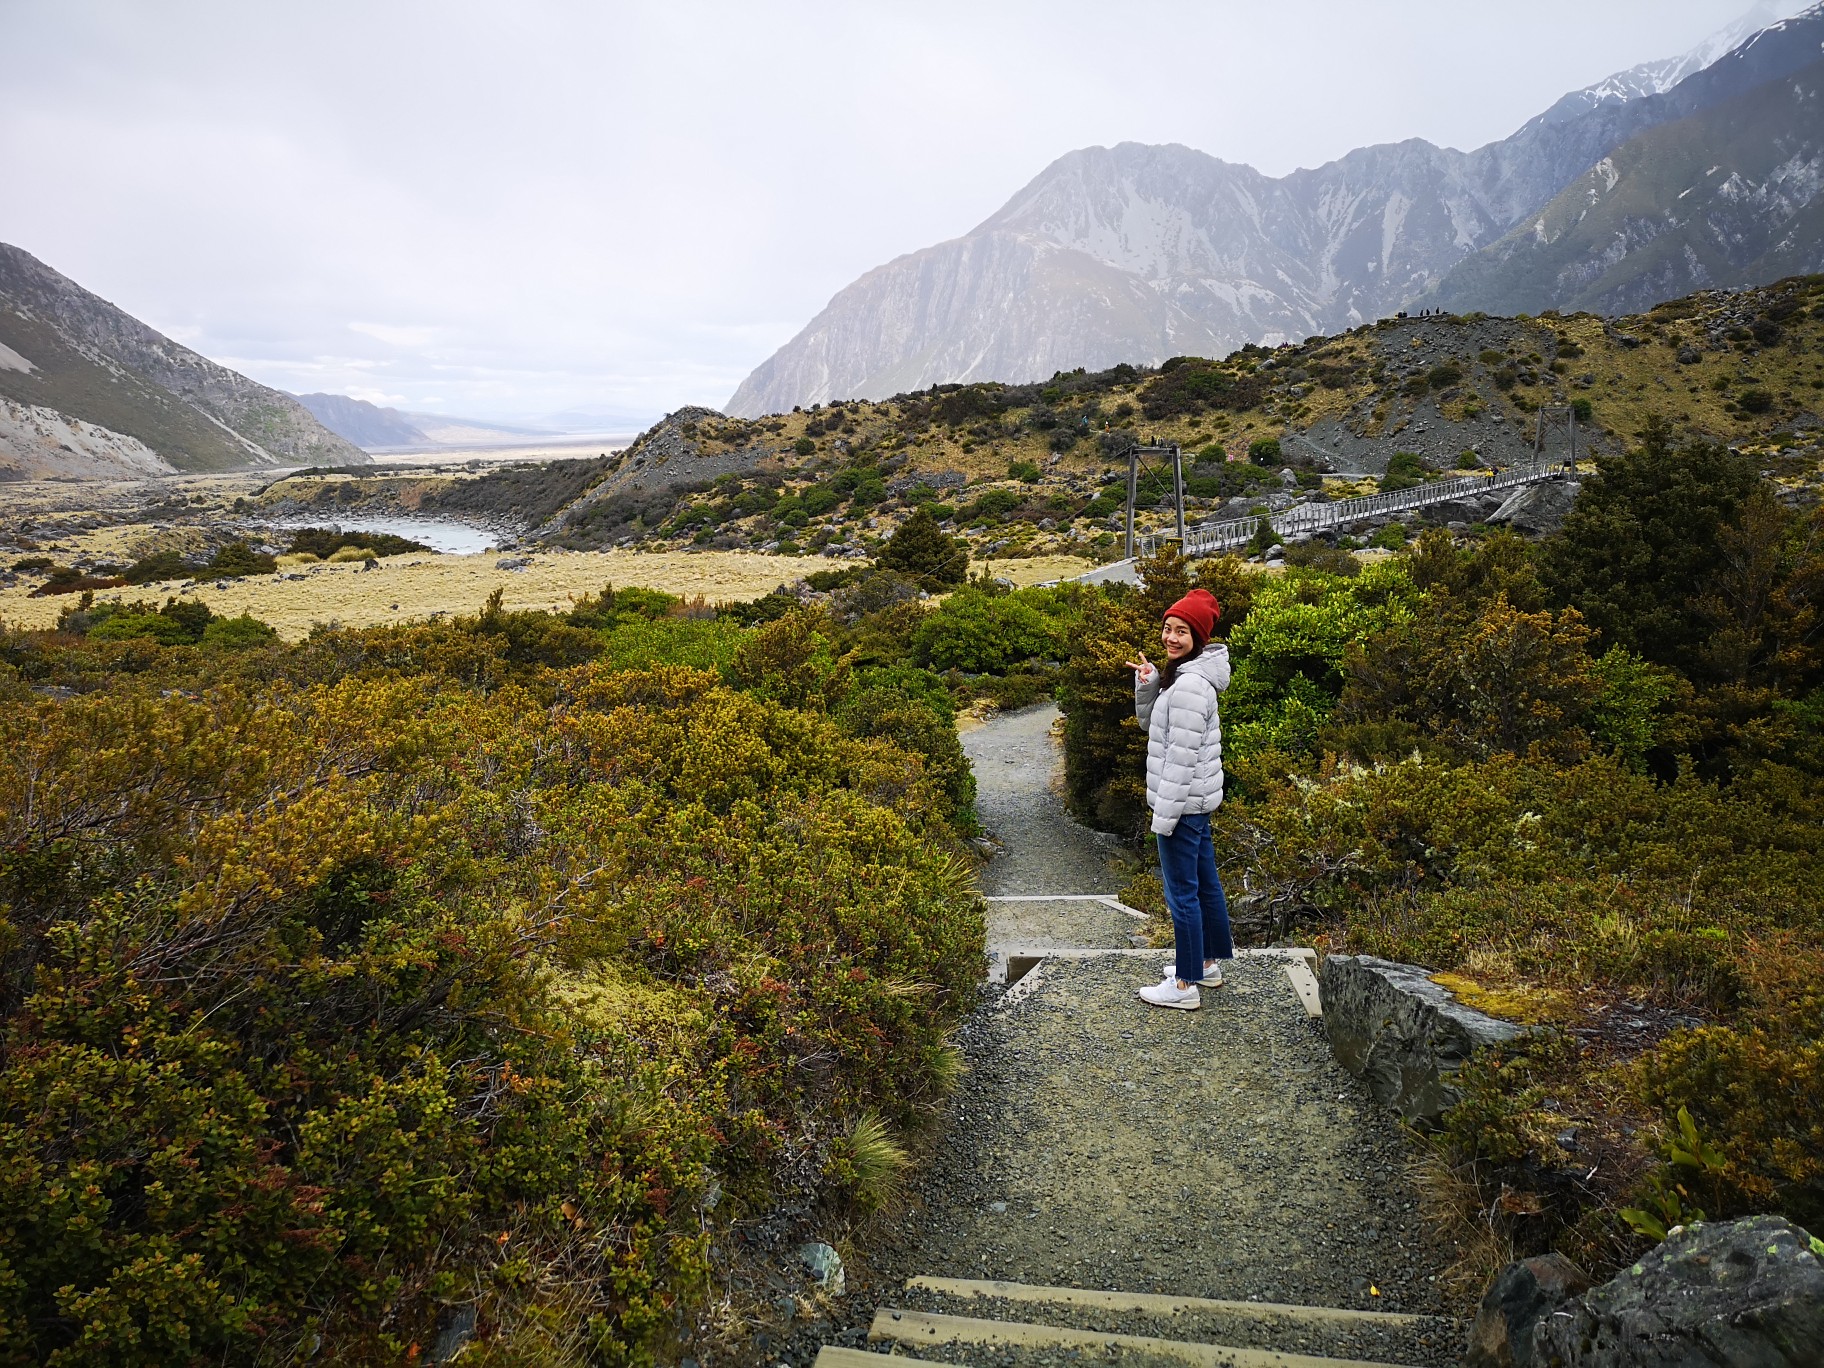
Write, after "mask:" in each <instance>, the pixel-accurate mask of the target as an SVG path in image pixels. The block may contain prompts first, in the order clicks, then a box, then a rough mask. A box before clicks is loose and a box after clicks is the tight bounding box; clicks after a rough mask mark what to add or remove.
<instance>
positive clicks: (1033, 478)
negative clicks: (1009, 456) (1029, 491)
mask: <svg viewBox="0 0 1824 1368" xmlns="http://www.w3.org/2000/svg"><path fill="white" fill-rule="evenodd" d="M1007 477H1008V478H1009V479H1012V480H1020V481H1023V482H1024V483H1026V484H1037V483H1038V482H1039V481H1040V480H1041V479H1043V478H1044V477H1043V476H1042V475H1041V474H1040V473H1039V467H1038V464H1037V463H1036V462H1034V461H1015V462H1014V463H1013V464H1012V465H1010V466H1008V467H1007Z"/></svg>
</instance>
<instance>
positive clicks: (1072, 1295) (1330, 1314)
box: [906, 1275, 1443, 1326]
mask: <svg viewBox="0 0 1824 1368" xmlns="http://www.w3.org/2000/svg"><path fill="white" fill-rule="evenodd" d="M906 1287H907V1288H908V1289H913V1290H917V1291H920V1292H937V1293H939V1294H941V1295H944V1296H951V1297H998V1298H999V1299H1001V1300H1002V1301H1011V1302H1034V1303H1047V1302H1049V1303H1051V1304H1053V1305H1058V1306H1089V1307H1094V1308H1096V1309H1097V1310H1102V1311H1145V1312H1149V1313H1151V1314H1154V1315H1176V1314H1177V1313H1178V1312H1181V1311H1214V1312H1219V1313H1221V1314H1223V1315H1227V1316H1256V1317H1267V1316H1276V1317H1278V1318H1280V1319H1282V1320H1290V1321H1307V1322H1323V1323H1326V1324H1354V1325H1385V1326H1408V1325H1418V1324H1420V1323H1421V1322H1424V1321H1433V1320H1439V1319H1443V1318H1442V1317H1438V1316H1424V1315H1418V1314H1416V1313H1414V1312H1410V1311H1358V1310H1357V1309H1355V1308H1354V1307H1350V1306H1297V1305H1293V1304H1291V1303H1289V1302H1256V1301H1221V1300H1218V1299H1217V1298H1214V1297H1180V1296H1174V1295H1173V1294H1171V1293H1169V1292H1105V1291H1102V1290H1101V1289H1099V1288H1093V1287H1044V1286H1039V1285H1035V1284H1033V1283H1017V1282H1003V1281H1002V1280H1000V1279H998V1278H938V1277H932V1276H929V1275H922V1276H920V1277H916V1278H907V1279H906Z"/></svg>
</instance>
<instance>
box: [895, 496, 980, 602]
mask: <svg viewBox="0 0 1824 1368" xmlns="http://www.w3.org/2000/svg"><path fill="white" fill-rule="evenodd" d="M940 507H942V505H938V504H926V505H924V506H923V507H921V508H918V509H915V510H914V511H913V513H912V516H911V517H909V518H907V519H906V520H905V521H904V522H902V523H901V524H900V525H899V526H898V527H897V528H896V529H894V532H893V535H892V536H891V537H889V538H888V539H887V544H886V545H885V546H884V547H882V548H881V553H880V563H881V564H882V565H884V566H885V567H886V568H887V569H889V570H892V571H893V572H894V573H896V574H899V575H902V576H904V577H905V578H906V579H908V580H910V581H911V582H912V583H913V584H916V585H918V586H919V587H920V588H921V589H926V590H937V589H945V588H948V587H950V586H951V585H955V584H961V583H962V582H963V581H964V580H965V579H966V578H968V575H969V548H968V545H967V543H965V542H964V541H963V540H962V539H961V538H958V537H949V536H946V535H945V534H944V533H943V532H942V531H941V530H940V529H939V527H938V525H937V523H938V511H937V510H938V509H939V508H940Z"/></svg>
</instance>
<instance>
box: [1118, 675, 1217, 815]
mask: <svg viewBox="0 0 1824 1368" xmlns="http://www.w3.org/2000/svg"><path fill="white" fill-rule="evenodd" d="M1228 687H1229V648H1228V647H1227V646H1223V645H1219V644H1218V643H1216V642H1211V643H1210V644H1209V645H1207V646H1205V647H1204V648H1203V650H1202V651H1200V652H1198V653H1197V654H1196V655H1195V656H1193V657H1191V659H1189V660H1187V661H1185V662H1184V663H1183V664H1182V665H1180V666H1179V667H1178V676H1177V678H1176V679H1174V680H1173V681H1172V687H1171V688H1169V689H1167V690H1166V691H1165V697H1164V698H1163V699H1161V698H1160V697H1159V671H1158V669H1157V668H1156V667H1154V666H1151V665H1149V666H1147V668H1146V669H1144V670H1140V671H1136V672H1135V674H1134V716H1135V717H1137V718H1138V719H1139V720H1140V725H1141V726H1143V727H1145V728H1146V805H1147V806H1148V807H1150V808H1151V809H1152V810H1153V830H1154V831H1155V832H1156V833H1157V834H1159V835H1161V836H1170V835H1171V834H1172V832H1173V831H1174V830H1176V829H1177V826H1178V819H1179V818H1180V817H1183V816H1184V815H1185V814H1187V813H1198V812H1214V811H1216V809H1217V808H1219V807H1221V806H1222V720H1221V718H1220V717H1219V716H1218V715H1217V711H1216V696H1217V695H1218V694H1220V693H1221V692H1222V691H1223V690H1224V689H1226V688H1228Z"/></svg>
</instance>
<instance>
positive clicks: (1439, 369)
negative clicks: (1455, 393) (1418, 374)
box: [1425, 361, 1463, 390]
mask: <svg viewBox="0 0 1824 1368" xmlns="http://www.w3.org/2000/svg"><path fill="white" fill-rule="evenodd" d="M1462 378H1463V368H1462V367H1461V366H1459V365H1457V364H1456V362H1454V361H1441V362H1439V363H1438V364H1437V365H1435V366H1433V367H1432V368H1431V369H1430V370H1429V371H1427V372H1426V373H1425V382H1426V383H1427V384H1428V385H1430V386H1431V388H1433V389H1434V390H1443V389H1449V388H1450V387H1451V386H1452V385H1454V384H1456V383H1457V382H1458V381H1460V380H1461V379H1462Z"/></svg>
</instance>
